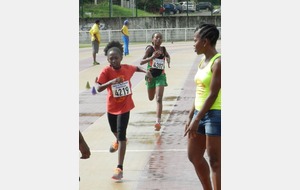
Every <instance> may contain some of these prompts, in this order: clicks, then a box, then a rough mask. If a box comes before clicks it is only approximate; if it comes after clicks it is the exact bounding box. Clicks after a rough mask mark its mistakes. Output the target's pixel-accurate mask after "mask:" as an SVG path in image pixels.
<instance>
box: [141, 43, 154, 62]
mask: <svg viewBox="0 0 300 190" xmlns="http://www.w3.org/2000/svg"><path fill="white" fill-rule="evenodd" d="M149 53H150V47H147V49H146V52H145V54H144V57H143V59H142V60H141V62H140V65H144V64H145V63H148V62H149V61H151V60H152V59H153V54H152V56H151V57H148V55H149Z"/></svg>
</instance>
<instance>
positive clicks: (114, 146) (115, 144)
mask: <svg viewBox="0 0 300 190" xmlns="http://www.w3.org/2000/svg"><path fill="white" fill-rule="evenodd" d="M118 148H119V144H118V141H115V142H113V143H112V145H110V147H109V152H111V153H113V152H116V151H117V150H118Z"/></svg>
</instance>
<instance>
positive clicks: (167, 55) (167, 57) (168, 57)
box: [165, 47, 171, 68]
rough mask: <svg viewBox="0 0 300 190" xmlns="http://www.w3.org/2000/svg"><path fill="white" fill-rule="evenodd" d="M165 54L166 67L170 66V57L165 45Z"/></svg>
mask: <svg viewBox="0 0 300 190" xmlns="http://www.w3.org/2000/svg"><path fill="white" fill-rule="evenodd" d="M165 51H166V52H165V54H166V55H165V56H166V59H167V63H168V67H169V68H170V62H171V57H170V54H169V53H168V51H167V49H166V47H165Z"/></svg>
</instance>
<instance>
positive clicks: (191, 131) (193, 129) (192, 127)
mask: <svg viewBox="0 0 300 190" xmlns="http://www.w3.org/2000/svg"><path fill="white" fill-rule="evenodd" d="M198 124H199V121H198V120H196V119H194V120H193V121H192V122H191V123H190V124H189V123H187V124H186V126H185V132H184V135H183V136H184V137H185V136H186V135H187V134H188V138H194V137H196V136H197V129H198Z"/></svg>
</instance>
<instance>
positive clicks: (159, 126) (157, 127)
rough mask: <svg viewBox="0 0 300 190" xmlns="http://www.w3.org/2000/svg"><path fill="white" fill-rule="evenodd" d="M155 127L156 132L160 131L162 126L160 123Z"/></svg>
mask: <svg viewBox="0 0 300 190" xmlns="http://www.w3.org/2000/svg"><path fill="white" fill-rule="evenodd" d="M154 127H155V131H160V128H161V125H160V123H156V124H155V125H154Z"/></svg>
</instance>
